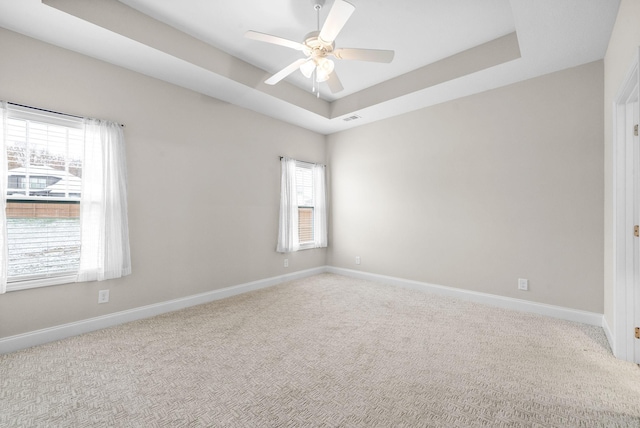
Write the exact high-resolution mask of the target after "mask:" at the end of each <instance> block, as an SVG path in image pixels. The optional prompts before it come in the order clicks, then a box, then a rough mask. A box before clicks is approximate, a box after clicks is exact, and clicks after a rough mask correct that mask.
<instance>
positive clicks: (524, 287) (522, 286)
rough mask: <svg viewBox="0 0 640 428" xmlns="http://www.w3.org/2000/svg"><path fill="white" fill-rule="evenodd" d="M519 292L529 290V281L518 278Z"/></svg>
mask: <svg viewBox="0 0 640 428" xmlns="http://www.w3.org/2000/svg"><path fill="white" fill-rule="evenodd" d="M518 290H522V291H527V290H529V280H528V279H524V278H518Z"/></svg>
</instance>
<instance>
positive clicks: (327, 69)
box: [316, 58, 336, 82]
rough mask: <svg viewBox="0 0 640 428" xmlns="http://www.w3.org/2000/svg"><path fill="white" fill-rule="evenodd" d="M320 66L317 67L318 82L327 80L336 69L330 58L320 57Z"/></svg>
mask: <svg viewBox="0 0 640 428" xmlns="http://www.w3.org/2000/svg"><path fill="white" fill-rule="evenodd" d="M317 62H318V67H317V68H316V70H317V73H316V81H317V82H326V81H327V80H329V75H331V73H333V70H334V69H335V67H336V66H335V64H334V63H333V61H331V60H330V59H326V58H320V59H319V60H317Z"/></svg>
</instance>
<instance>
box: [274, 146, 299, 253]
mask: <svg viewBox="0 0 640 428" xmlns="http://www.w3.org/2000/svg"><path fill="white" fill-rule="evenodd" d="M280 165H281V168H282V178H281V180H280V222H279V228H278V247H277V249H276V251H278V252H279V253H290V252H292V251H298V250H299V249H300V242H299V238H298V196H297V193H296V161H295V159H289V158H285V157H283V158H282V159H280Z"/></svg>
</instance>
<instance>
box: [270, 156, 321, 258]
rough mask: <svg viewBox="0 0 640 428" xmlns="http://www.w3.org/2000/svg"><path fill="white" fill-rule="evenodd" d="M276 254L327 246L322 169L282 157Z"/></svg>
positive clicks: (316, 165) (315, 165) (312, 164)
mask: <svg viewBox="0 0 640 428" xmlns="http://www.w3.org/2000/svg"><path fill="white" fill-rule="evenodd" d="M281 164H282V177H281V190H280V192H281V193H280V226H279V232H278V247H277V251H278V252H283V253H286V252H291V251H297V250H300V249H308V248H321V247H326V246H327V214H326V203H325V200H326V195H325V166H324V165H319V164H314V163H308V162H301V161H296V160H294V159H287V158H283V159H282V161H281Z"/></svg>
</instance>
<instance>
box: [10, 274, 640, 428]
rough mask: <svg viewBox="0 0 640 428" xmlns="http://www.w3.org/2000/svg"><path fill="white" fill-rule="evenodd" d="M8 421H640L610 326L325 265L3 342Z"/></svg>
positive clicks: (638, 384)
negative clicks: (388, 282) (299, 275)
mask: <svg viewBox="0 0 640 428" xmlns="http://www.w3.org/2000/svg"><path fill="white" fill-rule="evenodd" d="M0 426H3V427H7V426H9V427H14V426H15V427H20V426H29V427H31V426H39V427H85V426H95V427H112V426H116V427H200V426H214V427H215V426H221V427H297V426H314V427H315V426H321V427H338V426H339V427H350V426H354V427H477V426H482V427H521V426H522V427H640V369H639V368H638V366H636V365H634V364H630V363H625V362H622V361H619V360H616V359H615V358H613V356H612V355H611V352H610V350H609V348H608V346H607V344H606V339H605V336H604V333H603V331H602V329H601V328H597V327H591V326H585V325H581V324H577V323H571V322H565V321H559V320H555V319H550V318H545V317H541V316H537V315H530V314H523V313H518V312H512V311H507V310H501V309H496V308H490V307H486V306H482V305H478V304H473V303H468V302H463V301H457V300H455V299H450V298H443V297H439V296H434V295H430V294H426V293H421V292H418V291H412V290H406V289H402V288H396V287H391V286H385V285H380V284H375V283H371V282H366V281H360V280H354V279H350V278H345V277H341V276H337V275H332V274H323V275H319V276H315V277H312V278H307V279H304V280H300V281H294V282H290V283H287V284H283V285H280V286H277V287H273V288H269V289H266V290H262V291H257V292H253V293H249V294H246V295H242V296H237V297H234V298H230V299H227V300H223V301H217V302H213V303H209V304H206V305H202V306H198V307H194V308H191V309H186V310H182V311H178V312H173V313H170V314H165V315H162V316H158V317H155V318H151V319H147V320H142V321H137V322H133V323H130V324H126V325H122V326H119V327H114V328H110V329H106V330H102V331H98V332H94V333H90V334H85V335H82V336H78V337H74V338H70V339H66V340H62V341H58V342H55V343H51V344H47V345H43V346H39V347H35V348H32V349H27V350H24V351H20V352H16V353H13V354H8V355H3V356H0Z"/></svg>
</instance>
